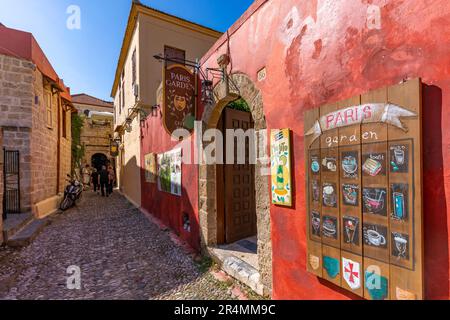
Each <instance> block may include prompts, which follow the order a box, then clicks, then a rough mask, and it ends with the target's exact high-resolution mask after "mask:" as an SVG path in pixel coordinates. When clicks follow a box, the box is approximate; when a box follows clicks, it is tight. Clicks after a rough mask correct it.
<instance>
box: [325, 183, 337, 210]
mask: <svg viewBox="0 0 450 320" xmlns="http://www.w3.org/2000/svg"><path fill="white" fill-rule="evenodd" d="M336 191H337V190H336V184H335V183H328V182H325V183H324V184H323V186H322V200H323V205H324V206H325V207H332V208H336V207H337V200H338V199H337V192H336Z"/></svg>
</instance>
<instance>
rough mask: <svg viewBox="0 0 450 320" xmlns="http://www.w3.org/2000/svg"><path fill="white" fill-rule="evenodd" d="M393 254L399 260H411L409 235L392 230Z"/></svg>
mask: <svg viewBox="0 0 450 320" xmlns="http://www.w3.org/2000/svg"><path fill="white" fill-rule="evenodd" d="M391 250H392V256H393V257H396V258H397V259H398V260H400V259H404V260H409V236H408V235H407V234H402V233H398V232H392V240H391Z"/></svg>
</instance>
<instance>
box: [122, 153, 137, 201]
mask: <svg viewBox="0 0 450 320" xmlns="http://www.w3.org/2000/svg"><path fill="white" fill-rule="evenodd" d="M139 172H140V171H139V166H138V164H137V160H136V157H132V158H131V159H130V160H128V162H127V163H126V164H125V166H124V167H123V172H120V184H121V185H120V190H121V191H122V192H123V193H124V194H125V195H126V196H127V198H128V200H131V201H132V202H133V204H134V205H136V206H138V205H139V204H140V203H141V199H140V195H141V190H140V189H139V187H140V186H139V183H137V182H138V181H139V179H140V176H139Z"/></svg>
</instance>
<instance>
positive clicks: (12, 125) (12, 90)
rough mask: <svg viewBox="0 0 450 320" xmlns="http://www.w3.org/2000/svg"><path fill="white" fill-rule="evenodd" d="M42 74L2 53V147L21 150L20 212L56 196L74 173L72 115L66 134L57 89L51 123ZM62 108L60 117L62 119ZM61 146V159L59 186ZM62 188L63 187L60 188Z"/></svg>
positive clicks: (29, 209)
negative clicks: (72, 166) (48, 117)
mask: <svg viewBox="0 0 450 320" xmlns="http://www.w3.org/2000/svg"><path fill="white" fill-rule="evenodd" d="M45 90H51V88H50V85H46V87H45V88H44V79H43V75H42V73H41V72H40V71H39V70H38V69H36V67H35V65H34V64H33V63H32V62H30V61H27V60H22V59H16V58H13V57H9V56H4V55H0V112H1V117H0V127H3V146H4V147H5V148H6V150H18V151H19V152H20V198H21V211H22V212H28V211H31V210H32V208H33V205H34V204H36V203H37V202H40V201H42V200H46V199H48V198H50V197H52V196H55V195H56V194H57V192H58V191H62V190H63V188H64V184H65V181H64V178H65V175H66V174H68V173H70V171H71V130H70V126H71V117H70V111H67V112H65V116H66V129H67V130H66V138H63V137H61V138H60V144H59V145H60V148H59V149H58V135H61V136H62V132H61V130H62V128H61V127H60V126H58V123H62V121H61V119H62V118H61V117H62V116H63V113H64V112H63V111H62V107H61V105H60V96H59V94H58V93H54V94H53V95H52V102H53V103H52V105H53V109H52V126H50V127H49V126H47V121H46V116H47V114H46V112H47V110H46V106H45V100H44V91H45ZM58 112H59V117H58ZM58 150H59V157H60V160H61V162H60V167H59V170H60V174H59V177H60V178H59V188H57V184H58V183H57V171H58V165H57V163H58ZM57 189H59V190H57Z"/></svg>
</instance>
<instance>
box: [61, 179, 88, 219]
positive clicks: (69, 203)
mask: <svg viewBox="0 0 450 320" xmlns="http://www.w3.org/2000/svg"><path fill="white" fill-rule="evenodd" d="M67 177H68V179H66V181H67V182H68V183H69V184H68V185H67V187H66V189H65V190H64V199H63V201H61V204H60V205H59V208H60V209H61V211H66V210H67V209H69V208H71V207H73V206H74V205H75V202H76V201H77V200H79V199H81V195H82V193H83V185H82V184H81V183H80V182H79V181H78V180H77V179H75V178H72V177H71V176H70V175H67Z"/></svg>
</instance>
